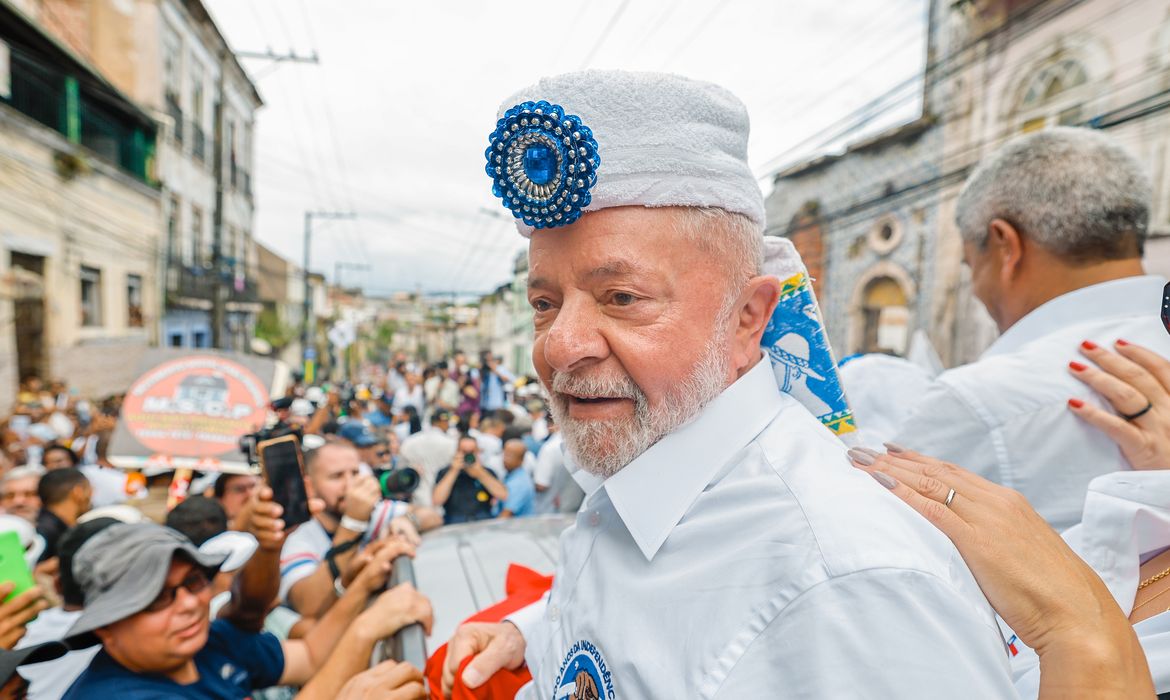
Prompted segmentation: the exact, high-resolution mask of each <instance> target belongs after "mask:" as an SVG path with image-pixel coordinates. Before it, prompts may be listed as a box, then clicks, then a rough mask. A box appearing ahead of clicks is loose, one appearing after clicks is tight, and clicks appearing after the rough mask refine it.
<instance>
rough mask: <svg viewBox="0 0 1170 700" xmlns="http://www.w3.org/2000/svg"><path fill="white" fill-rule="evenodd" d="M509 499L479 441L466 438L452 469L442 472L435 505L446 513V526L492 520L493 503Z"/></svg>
mask: <svg viewBox="0 0 1170 700" xmlns="http://www.w3.org/2000/svg"><path fill="white" fill-rule="evenodd" d="M493 498H494V499H496V500H498V501H503V500H505V499H507V498H508V489H507V488H506V487H505V486H504V484H503V483H502V482H500V480H499V478H498V477H497V476H496V475H495V474H493V473H492V472H491V471H490V470H489V469H487V468H486V467H484V466H483V463H482V461H481V460H480V457H479V448H478V446H477V445H476V442H475V438H473V437H470V436H467V435H465V436H463V437H461V438H460V439H459V449H458V450H457V451H456V452H455V457H454V458H452V459H451V465H450V466H448V467H444V468H442V469H440V470H439V473H438V476H437V481H436V483H435V492H434V497H433V498H432V501H433V503H434V504H435V506H436V507H442V508H443V509H444V514H443V523H444V524H446V525H451V524H454V523H468V522H474V521H476V520H487V519H489V518H491V517H492V499H493Z"/></svg>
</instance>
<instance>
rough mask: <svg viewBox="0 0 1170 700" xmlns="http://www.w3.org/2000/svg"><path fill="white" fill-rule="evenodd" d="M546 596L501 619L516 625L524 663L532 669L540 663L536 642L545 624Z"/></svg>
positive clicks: (539, 648)
mask: <svg viewBox="0 0 1170 700" xmlns="http://www.w3.org/2000/svg"><path fill="white" fill-rule="evenodd" d="M548 596H549V594H548V593H545V594H544V595H542V596H541V597H540V598H539V599H538V600H536V601H535V602H533V603H531V604H529V605H527V606H525V607H523V608H520V609H519V610H517V611H516V612H514V613H512V614H511V615H508V616H507V617H505V618H504V619H503V621H504V622H511V623H512V624H513V625H516V629H518V630H520V636H522V637H524V662H525V663H526V664H528V665H529V666H530V667H533V668H535V667H536V665H537V664H539V663H540V659H539V658H538V655H539V652H540V650H541V648H542V647H543V645H541V644H538V643H537V640H538V639H539V638H540V636H541V634H540V632H541V630H540V627H541V626H542V625H543V624H545V618H544V613H545V610H547V609H548ZM517 697H522V696H517Z"/></svg>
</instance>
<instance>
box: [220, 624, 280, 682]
mask: <svg viewBox="0 0 1170 700" xmlns="http://www.w3.org/2000/svg"><path fill="white" fill-rule="evenodd" d="M207 652H212V653H215V652H218V653H220V654H223V655H225V656H228V657H230V658H231V659H232V660H233V661H234V662H235V663H236V664H238V665H239V666H241V667H243V668H244V669H245V670H246V671H247V672H248V675H249V677H250V680H251V684H252V688H254V689H260V688H269V687H271V686H274V685H276V684H277V683H278V682H280V677H281V676H282V675H284V649H282V648H281V646H280V640H278V639H277V638H276V637H275V636H274V635H273V634H272V633H270V632H260V633H259V634H256V633H253V632H245V631H243V630H241V629H239V628H238V627H236V626H235V625H233V624H232V623H231V622H229V621H227V620H216V621H215V622H212V623H211V632H210V634H209V635H208V639H207V646H205V647H204V648H203V651H202V652H200V653H201V654H203V653H207Z"/></svg>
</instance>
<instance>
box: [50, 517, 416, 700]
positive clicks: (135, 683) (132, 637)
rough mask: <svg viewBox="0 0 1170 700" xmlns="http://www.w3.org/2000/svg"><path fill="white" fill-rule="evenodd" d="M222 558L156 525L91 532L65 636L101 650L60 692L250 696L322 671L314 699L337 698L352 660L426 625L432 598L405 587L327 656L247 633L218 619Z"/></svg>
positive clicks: (368, 574) (373, 573) (299, 643)
mask: <svg viewBox="0 0 1170 700" xmlns="http://www.w3.org/2000/svg"><path fill="white" fill-rule="evenodd" d="M225 559H226V555H224V554H209V553H204V552H201V551H200V550H199V549H197V548H196V547H195V546H194V545H193V544H191V542H190V541H189V540H188V539H187V538H186V537H184V536H183V535H182V534H180V533H178V532H176V531H174V530H171V529H170V528H165V527H162V526H159V525H154V524H152V523H144V524H137V525H125V524H119V525H112V526H110V527H108V528H106V529H105V530H103V531H102V532H100V533H98V534H97V535H94V536H93V537H92V538H91V539H90V540H89V541H88V542H86V543H85V545H83V546H82V547H81V549H80V550H78V552H77V556H76V557H75V559H74V562H73V572H74V575H75V577H76V579H77V583H78V584H79V585H80V587H81V589H82V591H83V592H84V597H85V607H84V609H83V611H82V614H81V617H79V618H78V620H77V622H76V623H74V625H73V627H72V628H71V629H70V630H69V632H68V633H67V635H66V642H67V643H68V644H69V646H70V647H71V648H74V649H78V648H83V647H86V646H92V645H94V644H101V646H102V650H101V651H100V652H99V653H98V655H97V656H96V657H95V658H94V660H93V661H92V662H91V663H90V665H89V667H88V668H87V669H86V670H85V672H84V673H82V674H81V676H80V677H79V678H78V679H77V681H76V682H75V683H74V684H73V685H72V686H71V687H70V688H69V690H68V692H66V693H65V695H64V697H65V698H66V699H67V700H75V699H78V698H90V697H147V696H149V697H189V698H207V697H214V698H246V697H250V695H251V694H252V692H253V691H254V690H258V689H261V688H266V687H270V686H275V685H293V686H303V685H306V684H309V683H311V681H312V680H314V679H313V676H314V673H315V672H318V671H320V676H321V677H322V682H320V683H317V685H316V686H315V687H314V686H310V687H309V688H306V692H307V693H308V696H310V697H332V696H334V695H336V693H337V692H338V690H339V689H340V687H341V685H342V684H344V683H345V682H346V681H347V680H348V679H349V678H350V677H351V676H353V675H354V673H356V672H357V671H360V670H361V669H360V668H355V664H354V662H353V660H352V659H350V658H348V657H351V656H355V655H358V654H360V653H361V652H362V651H364V652H365V656H364V657H362V658H364V659H368V658H369V653H370V651H371V650H372V640H374V639H377V638H381V637H383V636H386V635H389V634H392V633H393V632H394V631H396V630H397V629H398V628H400V627H402V626H404V625H406V624H409V623H412V622H416V621H418V622H423V624H424V626H425V627H429V624H430V611H429V604H425V599H422V601H421V602H420V598H421V596H419V595H418V594H417V593H416V592H415V591H413V589H405V588H403V587H401V586H399V587H396V588H394V589H392V590H390V591H387V592H386V593H384V594H382V595H381V596H379V598H378V599H377V600H376V601H375V602H374V603H373V604H372V605H371V606H370V607H369V608H368V609H367V610H366V612H363V613H361V614H360V615H357V617H356V619H354V621H353V623H352V624H351V625H350V626H349V628H348V629H347V630H346V632H345V634H343V635H340V639H337V635H334V639H333V640H332V642H333V643H332V644H330V645H329V646H328V648H325V649H324V651H325V653H324V654H322V653H321V652H322V650H323V648H322V647H320V646H319V647H317V648H313V647H312V646H310V644H308V643H307V642H306V641H303V640H294V641H286V642H283V643H282V642H279V641H277V639H276V638H275V637H273V636H272V635H271V634H269V633H267V632H260V633H251V632H246V631H244V630H242V629H240V628H239V627H237V626H236V625H235V624H234V623H233V622H232V621H231V620H230V619H224V618H221V619H218V620H215V621H214V622H212V621H211V620H210V615H209V604H210V599H211V585H210V582H211V579H212V578H213V577H214V576H215V574H216V573H217V572H218V571H219V569H220V567H221V566H223V563H224V561H225ZM382 568H383V567H382V562H377V566H372V567H370V568H369V569H368V570H367V571H365V572H363V573H364V574H365V576H364V578H362V580H361V584H362V585H357V584H356V583H355V585H353V586H351V588H352V589H354V590H353V592H352V594H351V595H352V598H353V599H352V600H351V601H349V603H350V604H353V605H352V607H354V608H355V609H356V610H360V609H361V607H362V606H363V605H364V603H365V600H366V597H367V596H368V595H369V593H370V592H372V591H374V590H376V589H377V588H378V587H380V585H382V584H384V581H385V575H384V573H383V572H382V571H381V570H380V569H382ZM388 568H389V567H388V565H386V566H385V567H384V569H385V570H388ZM379 574H381V575H380V576H379ZM359 590H360V591H361V593H362V595H361V596H359V595H358V592H359ZM359 597H360V600H358V598H359ZM318 624H319V625H324V624H325V622H324V620H322V621H321V622H319V623H318ZM367 641H368V642H369V644H366V642H367ZM331 652H336V653H331ZM325 657H328V660H326V659H325ZM341 657H346V658H341ZM339 670H344V671H346V672H344V673H338V672H337V671H339Z"/></svg>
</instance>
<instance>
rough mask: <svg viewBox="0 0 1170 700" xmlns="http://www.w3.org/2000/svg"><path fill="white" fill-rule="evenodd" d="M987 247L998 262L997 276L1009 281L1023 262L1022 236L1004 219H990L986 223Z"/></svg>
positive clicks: (1013, 277) (1018, 270)
mask: <svg viewBox="0 0 1170 700" xmlns="http://www.w3.org/2000/svg"><path fill="white" fill-rule="evenodd" d="M987 247H988V248H989V249H991V251H992V252H993V253H994V254H995V259H996V260H997V261H998V263H999V276H1000V278H1001V280H1002V281H1004V282H1010V281H1012V280H1014V279H1015V277H1016V276H1017V275H1018V274H1019V272H1020V268H1021V267H1022V266H1023V262H1024V238H1023V236H1021V235H1020V232H1019V230H1018V229H1017V228H1016V227H1015V226H1013V225H1012V223H1011V222H1009V221H1007V220H1005V219H992V220H991V223H990V224H988V225H987Z"/></svg>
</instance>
